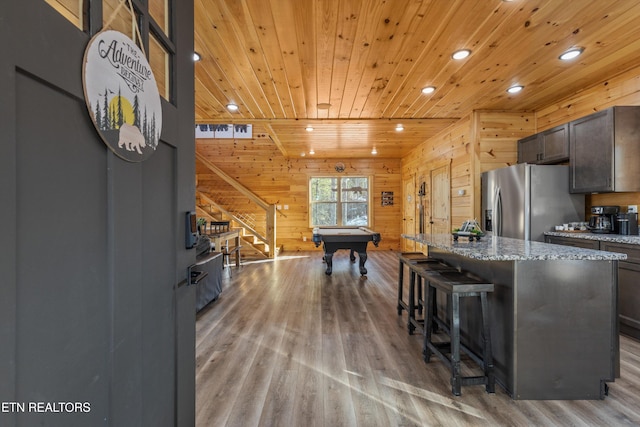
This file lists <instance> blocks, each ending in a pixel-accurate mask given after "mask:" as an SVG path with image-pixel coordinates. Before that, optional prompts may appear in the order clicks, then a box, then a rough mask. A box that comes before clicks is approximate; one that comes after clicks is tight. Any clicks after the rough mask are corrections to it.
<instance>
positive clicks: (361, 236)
mask: <svg viewBox="0 0 640 427" xmlns="http://www.w3.org/2000/svg"><path fill="white" fill-rule="evenodd" d="M369 241H372V242H373V244H374V245H376V246H378V242H380V233H376V232H375V231H371V230H369V229H368V228H365V227H358V228H314V229H313V243H315V245H316V248H317V247H318V246H320V243H322V247H323V249H324V260H325V262H326V263H327V270H326V271H325V274H327V275H330V274H331V273H332V271H333V253H334V252H335V251H337V250H338V249H349V250H351V253H350V254H349V258H350V259H351V262H355V261H356V257H355V255H354V254H353V253H354V252H358V256H359V258H360V274H361V275H363V276H364V275H365V274H367V269H366V268H364V263H365V262H366V261H367V243H369Z"/></svg>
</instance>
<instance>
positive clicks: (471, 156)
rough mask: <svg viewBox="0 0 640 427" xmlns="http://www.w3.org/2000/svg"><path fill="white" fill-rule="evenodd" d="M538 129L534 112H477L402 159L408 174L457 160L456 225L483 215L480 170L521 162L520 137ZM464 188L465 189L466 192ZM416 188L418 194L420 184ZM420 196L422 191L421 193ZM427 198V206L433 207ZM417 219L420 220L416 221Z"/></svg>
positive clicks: (453, 221) (454, 188)
mask: <svg viewBox="0 0 640 427" xmlns="http://www.w3.org/2000/svg"><path fill="white" fill-rule="evenodd" d="M532 133H535V119H534V114H533V113H522V112H515V113H514V112H501V111H476V112H474V113H473V114H472V115H471V116H470V117H467V118H464V119H461V120H460V121H459V122H458V123H456V124H455V125H453V126H451V127H450V128H448V129H447V130H446V131H445V132H443V133H441V134H439V135H437V136H436V137H434V138H432V139H430V140H428V141H425V142H424V143H423V144H421V145H420V146H418V147H417V148H416V149H414V150H413V151H412V152H411V153H410V154H409V155H408V156H407V157H405V158H404V159H403V161H402V177H403V179H409V178H410V177H411V176H412V175H413V176H415V177H416V186H419V185H420V182H421V181H422V179H420V177H429V176H430V172H431V170H433V169H436V168H437V167H439V166H441V165H442V163H443V162H446V161H449V162H450V163H451V225H452V226H456V225H460V224H462V222H464V221H465V220H467V219H473V218H477V219H478V220H479V219H480V174H481V173H482V172H485V171H487V170H491V169H496V168H499V167H504V166H509V165H512V164H514V163H516V161H517V148H516V145H517V144H516V141H517V140H518V139H520V138H522V137H524V136H527V135H530V134H532ZM460 190H462V192H463V193H464V194H460ZM415 193H416V195H417V193H418V188H416V190H415ZM416 197H417V196H416ZM429 203H430V202H429V196H428V195H427V197H426V205H427V206H426V211H427V214H428V210H429V206H428V205H429ZM416 223H417V222H416Z"/></svg>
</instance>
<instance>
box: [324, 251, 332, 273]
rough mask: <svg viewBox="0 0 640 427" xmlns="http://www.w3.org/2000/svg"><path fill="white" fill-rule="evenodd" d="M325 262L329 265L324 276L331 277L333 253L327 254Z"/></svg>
mask: <svg viewBox="0 0 640 427" xmlns="http://www.w3.org/2000/svg"><path fill="white" fill-rule="evenodd" d="M324 261H325V262H326V263H327V269H326V270H325V272H324V274H326V275H327V276H330V275H331V273H332V271H333V253H330V252H325V254H324Z"/></svg>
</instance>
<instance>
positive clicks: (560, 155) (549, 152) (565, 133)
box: [518, 123, 569, 164]
mask: <svg viewBox="0 0 640 427" xmlns="http://www.w3.org/2000/svg"><path fill="white" fill-rule="evenodd" d="M567 160H569V124H568V123H565V124H563V125H560V126H556V127H554V128H551V129H547V130H545V131H544V132H540V133H537V134H535V135H531V136H528V137H526V138H523V139H521V140H519V141H518V163H534V164H553V163H562V162H566V161H567Z"/></svg>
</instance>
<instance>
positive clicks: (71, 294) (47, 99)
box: [0, 0, 195, 426]
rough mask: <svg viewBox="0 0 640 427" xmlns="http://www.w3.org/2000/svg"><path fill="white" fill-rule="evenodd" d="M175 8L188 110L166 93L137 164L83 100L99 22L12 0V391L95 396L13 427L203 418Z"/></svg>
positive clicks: (5, 50) (3, 139)
mask: <svg viewBox="0 0 640 427" xmlns="http://www.w3.org/2000/svg"><path fill="white" fill-rule="evenodd" d="M76 3H77V2H76ZM134 3H139V2H134ZM144 4H146V2H144ZM101 5H102V1H96V0H92V1H91V4H90V6H91V8H90V10H92V11H95V10H96V8H100V7H101ZM171 10H172V11H173V12H174V13H175V14H176V16H175V20H174V21H173V22H174V24H175V27H174V29H175V31H176V36H178V35H181V37H176V40H179V44H177V45H176V50H177V51H181V52H183V54H182V56H181V58H183V59H179V60H177V61H176V68H175V70H176V72H177V73H180V75H181V76H183V78H182V79H179V81H176V85H177V86H175V93H176V94H177V95H179V96H180V101H181V103H180V108H177V107H176V106H174V105H172V104H169V103H168V102H163V128H162V135H161V138H160V139H161V141H160V143H159V145H158V148H157V151H156V152H155V154H154V155H153V156H152V157H151V158H149V159H148V160H146V161H144V162H141V163H130V162H127V161H124V160H122V159H120V158H119V157H117V156H116V155H115V154H113V152H112V151H111V150H110V149H109V148H107V146H106V145H105V144H104V143H103V142H102V140H101V139H100V137H99V136H98V134H97V132H96V130H95V128H94V126H93V123H92V121H91V119H90V117H89V114H88V111H87V107H86V105H85V100H84V94H83V87H82V67H81V65H82V63H83V55H84V49H85V47H86V45H87V43H88V41H89V39H90V35H89V34H88V33H87V32H83V31H81V30H80V29H78V28H77V27H76V26H74V25H73V24H71V23H70V22H69V21H68V20H67V19H65V18H64V17H63V16H62V15H61V14H60V13H58V12H57V11H55V10H54V9H53V8H52V7H51V6H49V5H48V4H47V3H45V2H44V1H42V0H3V2H2V7H0V23H1V24H0V39H2V40H3V43H0V58H2V59H1V60H0V73H1V75H2V78H1V79H0V93H2V97H3V98H2V102H0V129H1V130H2V132H0V199H1V200H2V203H1V204H0V234H1V235H2V238H1V239H0V253H1V254H2V257H0V277H2V284H1V286H0V343H1V344H0V378H1V379H2V380H1V381H0V402H25V403H28V402H44V403H55V402H80V403H86V404H85V405H82V406H81V407H80V408H79V409H78V408H77V407H75V408H76V409H75V410H73V411H62V412H59V413H55V414H53V413H52V412H45V411H42V412H34V411H27V410H25V411H20V410H17V411H9V412H6V411H2V412H0V425H2V426H15V425H65V426H88V425H103V426H107V425H108V426H118V425H149V426H151V425H153V426H173V425H193V424H194V421H193V420H194V414H193V412H194V402H195V399H194V389H195V387H194V381H195V380H194V371H195V369H194V351H195V350H194V343H195V336H194V334H195V332H194V330H195V295H194V293H195V292H194V290H193V289H192V288H191V287H188V286H184V284H185V279H186V271H187V267H188V265H189V264H190V263H192V262H193V261H194V260H195V255H194V254H193V253H192V252H189V251H187V250H186V249H185V244H184V212H186V211H188V210H192V209H193V206H194V184H193V177H194V135H193V122H194V110H193V64H192V63H191V61H190V60H189V55H188V54H187V53H185V52H191V51H192V49H193V2H192V1H191V0H186V1H185V0H180V1H179V2H174V4H173V7H172V9H171ZM99 15H100V14H98V15H97V16H99ZM92 16H95V15H92ZM95 24H96V23H95V22H93V23H92V26H93V27H94V28H95Z"/></svg>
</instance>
